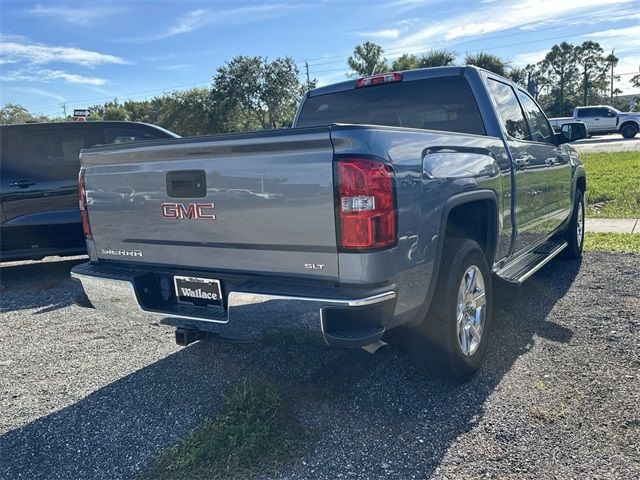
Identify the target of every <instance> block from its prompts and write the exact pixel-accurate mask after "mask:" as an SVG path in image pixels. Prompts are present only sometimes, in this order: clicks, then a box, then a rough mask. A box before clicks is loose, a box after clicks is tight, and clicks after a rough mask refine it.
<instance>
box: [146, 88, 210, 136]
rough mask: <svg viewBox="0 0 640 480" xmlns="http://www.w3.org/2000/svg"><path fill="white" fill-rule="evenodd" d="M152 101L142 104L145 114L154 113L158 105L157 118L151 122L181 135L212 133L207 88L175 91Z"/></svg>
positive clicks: (208, 91)
mask: <svg viewBox="0 0 640 480" xmlns="http://www.w3.org/2000/svg"><path fill="white" fill-rule="evenodd" d="M154 101H155V102H154ZM154 101H151V102H148V104H146V105H143V108H146V112H144V114H145V115H150V114H153V113H155V112H154V110H155V106H156V105H157V106H158V107H159V108H158V112H157V115H158V117H157V120H156V121H155V122H153V123H156V124H157V125H160V126H161V127H163V128H166V129H167V130H171V131H172V132H175V133H177V134H178V135H181V136H183V137H190V136H194V135H206V134H211V133H214V128H213V126H212V106H211V91H210V90H209V89H208V88H191V89H189V90H182V91H175V92H171V93H169V94H167V95H164V96H163V97H161V98H159V99H157V100H156V99H154ZM140 103H141V102H140Z"/></svg>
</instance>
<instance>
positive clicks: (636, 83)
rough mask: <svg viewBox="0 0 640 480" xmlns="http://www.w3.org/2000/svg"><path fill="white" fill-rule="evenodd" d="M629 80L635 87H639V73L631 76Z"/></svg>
mask: <svg viewBox="0 0 640 480" xmlns="http://www.w3.org/2000/svg"><path fill="white" fill-rule="evenodd" d="M630 82H631V85H633V86H634V87H635V88H640V73H639V74H637V75H634V76H633V77H631V80H630Z"/></svg>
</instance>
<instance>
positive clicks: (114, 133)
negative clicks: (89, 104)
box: [104, 127, 167, 144]
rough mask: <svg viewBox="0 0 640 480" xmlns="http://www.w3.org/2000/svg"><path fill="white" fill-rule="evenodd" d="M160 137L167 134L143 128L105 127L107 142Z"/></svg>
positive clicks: (115, 142)
mask: <svg viewBox="0 0 640 480" xmlns="http://www.w3.org/2000/svg"><path fill="white" fill-rule="evenodd" d="M159 138H167V135H160V134H159V133H156V132H153V131H150V130H147V129H143V128H131V127H106V128H105V129H104V139H105V143H106V144H120V143H130V142H142V141H145V140H158V139H159Z"/></svg>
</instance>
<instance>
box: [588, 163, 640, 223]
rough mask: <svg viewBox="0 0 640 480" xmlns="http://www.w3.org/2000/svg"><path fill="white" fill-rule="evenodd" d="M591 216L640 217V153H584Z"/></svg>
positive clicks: (589, 214)
mask: <svg viewBox="0 0 640 480" xmlns="http://www.w3.org/2000/svg"><path fill="white" fill-rule="evenodd" d="M580 158H581V159H582V161H583V162H584V165H585V170H586V172H587V195H586V198H587V216H589V217H600V218H640V152H593V153H582V154H580Z"/></svg>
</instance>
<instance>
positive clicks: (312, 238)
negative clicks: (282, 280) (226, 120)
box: [81, 127, 338, 279]
mask: <svg viewBox="0 0 640 480" xmlns="http://www.w3.org/2000/svg"><path fill="white" fill-rule="evenodd" d="M81 160H82V164H83V168H84V171H85V188H86V193H87V210H88V213H89V222H90V224H91V229H92V233H93V241H94V245H93V246H94V248H95V252H96V255H97V257H98V258H100V259H105V260H106V259H108V260H112V261H126V262H129V263H131V262H136V263H143V264H153V265H159V266H180V267H193V268H194V269H212V270H228V271H240V272H242V271H251V272H265V273H267V272H268V273H275V274H283V275H291V274H293V275H303V276H309V277H316V278H317V277H320V278H322V277H324V278H327V279H336V278H338V254H337V247H336V230H335V229H336V227H335V218H334V217H335V213H334V193H333V165H332V163H333V146H332V143H331V138H330V128H329V127H321V128H305V129H295V130H283V131H277V132H261V133H252V134H240V135H225V136H217V137H202V138H194V139H181V140H170V141H162V142H153V143H149V144H147V145H139V146H131V147H124V146H120V147H110V148H98V149H90V150H86V151H83V152H82V155H81ZM203 183H204V184H203Z"/></svg>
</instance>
